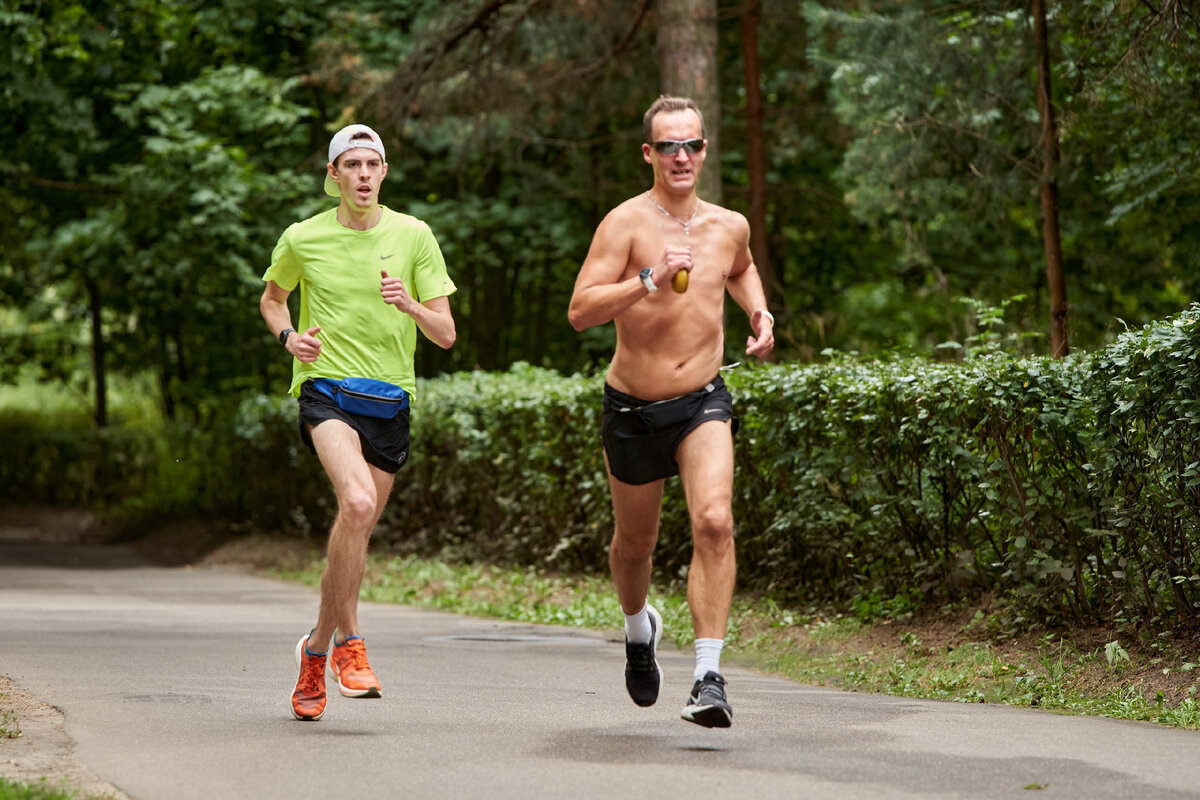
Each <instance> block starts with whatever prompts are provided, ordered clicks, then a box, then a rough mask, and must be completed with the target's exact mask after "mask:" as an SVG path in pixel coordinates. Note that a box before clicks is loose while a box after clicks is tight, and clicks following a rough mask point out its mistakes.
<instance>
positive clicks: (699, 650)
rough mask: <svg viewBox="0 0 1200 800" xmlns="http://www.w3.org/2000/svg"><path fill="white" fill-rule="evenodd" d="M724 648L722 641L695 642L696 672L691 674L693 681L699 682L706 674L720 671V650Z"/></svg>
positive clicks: (705, 640)
mask: <svg viewBox="0 0 1200 800" xmlns="http://www.w3.org/2000/svg"><path fill="white" fill-rule="evenodd" d="M724 646H725V640H724V639H697V640H696V671H695V672H693V673H692V679H693V680H697V681H698V680H700V679H701V678H703V677H704V674H705V673H706V672H720V671H721V648H722V647H724Z"/></svg>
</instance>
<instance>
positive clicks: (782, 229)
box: [0, 0, 1200, 421]
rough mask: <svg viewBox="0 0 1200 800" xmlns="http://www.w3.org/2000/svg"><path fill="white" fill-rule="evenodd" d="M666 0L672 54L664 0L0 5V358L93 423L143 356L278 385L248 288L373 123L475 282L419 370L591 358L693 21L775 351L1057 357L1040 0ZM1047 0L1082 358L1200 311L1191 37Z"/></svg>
mask: <svg viewBox="0 0 1200 800" xmlns="http://www.w3.org/2000/svg"><path fill="white" fill-rule="evenodd" d="M663 5H668V6H669V5H671V4H670V3H666V4H663ZM675 5H683V6H686V7H691V12H692V14H691V16H690V17H689V16H687V15H686V14H685V15H684V17H682V18H677V19H674V20H672V22H671V25H672V31H673V32H674V35H675V38H674V39H673V40H671V41H670V42H667V43H664V42H663V41H660V39H662V38H663V36H664V31H663V30H661V28H662V23H661V20H660V17H662V16H663V14H662V13H661V12H660V9H658V7H657V6H656V4H655V3H652V2H651V0H621V1H620V2H617V1H615V0H575V1H573V2H548V0H511V1H509V2H504V1H502V0H488V1H487V2H484V0H457V1H456V2H440V1H439V2H433V1H432V0H431V1H430V2H419V1H410V2H394V1H393V0H387V1H386V2H385V1H384V0H378V2H375V1H373V0H366V1H365V2H359V3H356V4H354V5H353V6H352V7H327V6H319V5H317V4H312V3H304V2H281V1H280V0H231V2H226V3H221V4H205V3H193V2H163V1H162V0H140V1H139V2H132V3H86V4H85V3H78V2H67V0H41V1H40V2H26V1H24V0H20V1H18V0H4V3H3V9H4V11H3V18H2V19H0V25H2V26H3V28H4V31H5V35H4V40H5V47H4V50H3V53H2V54H0V58H2V59H3V61H2V62H0V69H2V70H3V80H4V86H5V89H4V92H3V94H2V95H0V104H2V105H0V119H2V121H0V137H2V141H3V149H2V150H0V175H2V176H3V184H2V188H0V209H2V210H3V218H4V220H5V223H4V225H3V228H2V233H0V247H2V248H3V260H2V263H0V315H2V316H0V320H2V322H3V335H2V337H0V363H2V364H3V365H4V368H3V371H2V372H0V375H2V376H3V379H4V380H5V381H13V380H15V379H16V377H17V376H18V375H19V374H22V370H25V373H23V374H26V375H29V374H32V375H34V376H35V377H36V378H37V379H39V380H58V381H63V382H66V383H68V384H69V385H71V386H72V387H73V388H75V389H76V390H77V391H79V392H81V393H82V394H86V395H89V396H91V398H92V400H91V403H92V405H93V411H95V412H96V415H97V419H98V420H101V421H103V420H104V419H105V413H104V412H105V411H106V409H105V404H106V398H105V397H104V395H103V394H102V393H103V390H104V389H105V387H106V385H107V383H106V379H107V378H108V377H109V376H114V375H115V376H121V375H124V376H133V375H139V376H140V375H146V374H150V375H153V376H154V379H155V383H156V386H157V388H156V389H155V390H154V391H155V393H156V394H157V395H158V396H159V398H160V401H161V405H162V408H163V409H164V411H165V413H166V414H167V415H168V416H172V417H173V416H174V415H175V414H177V413H179V412H180V411H181V410H182V409H184V408H186V407H189V406H192V407H194V406H196V405H197V404H199V403H202V402H203V400H204V398H206V397H210V396H213V395H223V394H228V393H232V392H237V391H240V390H242V389H247V388H250V389H255V390H259V391H263V392H272V391H275V390H276V388H277V387H278V386H279V385H280V384H281V383H282V381H283V380H284V376H285V374H286V373H287V371H288V369H289V366H288V364H287V363H286V361H285V360H284V359H281V358H279V357H278V356H279V354H278V352H276V351H274V350H272V349H271V348H270V347H269V346H267V345H268V344H269V343H268V342H267V340H266V337H267V334H266V332H265V330H264V326H263V324H262V322H261V320H260V319H259V317H258V313H257V309H256V303H255V298H256V297H257V295H258V293H259V292H260V286H261V281H260V277H261V274H262V272H263V271H264V270H265V265H266V264H267V263H268V260H269V257H270V251H271V248H272V246H273V244H274V241H275V239H276V238H277V237H278V235H279V233H280V231H282V230H283V228H284V227H286V226H287V225H288V224H290V223H291V222H293V221H295V220H297V219H301V218H303V217H305V216H308V215H310V214H312V213H314V212H317V211H320V210H322V209H324V208H326V207H328V205H329V203H328V200H327V199H326V198H325V197H324V196H323V195H322V193H321V192H320V188H319V181H320V175H321V168H322V166H323V164H324V160H325V157H324V151H325V147H326V144H327V142H328V139H329V136H330V132H331V131H332V130H336V129H337V128H338V127H339V126H341V125H342V124H344V123H347V122H349V121H354V120H361V121H366V122H368V123H370V124H372V125H374V126H375V127H376V128H377V129H378V130H379V131H380V132H381V133H382V135H383V137H384V140H385V141H386V142H387V143H388V147H389V157H390V164H391V172H390V174H389V179H388V181H387V184H386V185H385V186H384V189H383V194H382V197H383V202H384V203H385V204H388V205H390V206H391V207H393V208H395V209H397V210H400V211H404V212H407V213H411V214H414V215H416V216H418V217H420V218H422V219H425V220H427V221H428V222H429V223H430V225H431V226H432V227H433V229H434V231H435V233H436V235H437V237H438V239H439V241H440V243H441V245H442V247H443V249H444V251H445V254H446V258H447V262H448V263H449V265H450V268H451V271H452V275H453V277H454V279H455V281H456V282H457V284H458V286H459V287H460V292H459V293H458V294H457V295H456V297H455V312H456V314H457V316H458V318H459V319H460V337H459V341H458V344H457V345H456V346H455V347H454V348H453V349H452V350H451V351H448V352H441V351H439V350H437V349H436V348H425V349H423V350H422V351H421V352H420V353H419V355H418V361H419V363H418V368H419V373H420V374H422V375H425V376H434V375H437V374H439V373H443V372H453V371H457V370H463V369H483V370H496V369H505V368H507V367H508V366H509V365H511V364H513V363H515V362H528V363H531V364H534V365H539V366H545V367H548V368H552V369H555V370H558V371H561V372H566V373H570V372H574V371H578V370H587V369H589V368H593V367H595V366H597V365H600V364H602V363H603V360H604V359H605V358H606V357H607V356H608V355H609V354H610V353H611V348H612V345H613V331H612V329H611V326H609V327H607V328H602V329H596V330H591V331H587V332H585V333H584V334H582V335H578V334H576V333H574V332H573V331H572V330H571V329H570V327H569V325H568V324H567V320H566V314H565V311H564V309H565V308H566V304H567V300H568V298H569V296H570V291H571V288H572V285H573V282H574V277H575V274H576V272H577V270H578V266H579V264H580V262H581V260H582V258H583V256H584V255H585V254H586V252H587V248H588V244H589V242H590V238H591V234H592V232H593V231H594V229H595V226H596V224H597V223H598V221H599V220H600V219H601V218H602V216H603V215H604V214H605V213H606V212H607V210H608V209H610V208H611V207H613V206H614V205H616V204H617V203H619V202H620V201H622V200H623V199H625V198H627V197H629V196H632V195H633V194H636V193H637V192H639V191H642V190H644V189H645V188H646V187H647V186H648V185H649V180H650V174H649V170H648V169H647V168H646V166H645V164H644V163H643V162H642V160H641V158H640V153H639V145H640V138H641V136H640V121H641V114H642V112H643V111H644V109H645V108H646V106H647V105H648V104H649V103H650V102H651V101H652V100H653V99H654V97H655V96H657V94H658V93H659V92H660V90H661V89H662V86H663V80H662V78H661V77H660V76H661V74H662V71H661V70H660V68H659V64H660V63H666V64H671V63H680V62H682V61H685V60H686V59H687V58H688V54H689V53H690V52H691V51H692V50H695V49H696V48H697V47H699V46H701V45H698V44H697V42H698V41H700V42H703V41H704V40H703V35H705V32H709V33H713V34H715V38H713V39H712V41H711V43H710V44H707V45H704V46H706V47H709V48H710V49H711V52H713V53H715V56H716V58H715V60H714V61H713V62H712V64H711V70H712V73H713V77H714V79H715V80H713V81H711V82H710V84H709V85H710V87H711V88H712V89H713V90H714V92H713V94H714V96H715V97H717V98H719V108H714V109H708V110H707V112H708V116H709V119H710V130H711V133H712V134H713V135H712V137H711V138H712V139H713V140H714V141H713V145H714V150H715V151H716V152H715V153H714V154H713V156H712V157H710V160H709V165H708V166H709V172H710V173H711V175H710V177H715V176H716V175H717V174H719V177H720V181H719V183H716V182H715V181H713V182H711V183H710V184H708V185H706V189H707V191H708V193H709V196H710V198H711V199H714V200H715V199H720V200H721V201H722V202H723V203H724V204H725V205H727V206H729V207H731V208H734V209H736V210H739V211H742V212H743V213H745V214H747V215H748V217H750V219H751V220H752V222H754V224H755V231H754V233H755V255H756V260H757V261H758V262H759V267H760V270H761V271H762V272H763V274H764V277H765V279H766V281H767V284H768V288H769V291H770V304H771V308H772V309H773V310H774V312H775V314H776V317H777V318H778V326H777V329H776V335H777V338H778V340H779V345H778V360H779V361H781V362H794V361H809V360H813V359H814V358H817V357H818V356H819V354H820V353H821V352H822V351H824V350H826V349H833V350H836V351H840V352H858V353H862V354H870V355H878V354H882V353H887V352H897V351H899V352H906V353H919V354H923V355H927V356H930V357H938V358H953V357H955V356H956V355H961V353H962V351H961V350H960V349H958V348H955V347H954V346H953V343H956V342H957V343H960V344H961V343H965V342H966V339H967V337H969V336H971V335H972V334H973V333H978V331H979V327H980V326H979V313H978V312H979V310H980V308H990V309H998V308H1003V309H1004V319H1005V322H1006V323H1007V327H1006V328H1005V330H1006V331H1007V332H1008V333H1009V334H1011V335H1012V336H1013V337H1015V338H1020V339H1022V342H1021V344H1020V345H1019V346H1020V348H1021V349H1022V350H1023V351H1024V352H1031V353H1038V352H1041V353H1045V352H1049V349H1050V346H1051V345H1050V335H1049V334H1050V329H1051V325H1050V312H1051V309H1050V305H1049V304H1050V296H1049V288H1048V284H1047V263H1046V252H1047V250H1046V246H1045V243H1044V239H1043V213H1042V210H1043V205H1042V202H1041V196H1040V193H1041V191H1042V187H1043V185H1044V184H1045V183H1046V182H1047V179H1046V174H1045V172H1044V161H1045V159H1044V153H1045V152H1046V144H1047V142H1046V140H1045V137H1044V136H1043V128H1044V126H1043V121H1042V116H1041V115H1040V113H1039V102H1038V85H1039V76H1038V66H1037V64H1038V52H1037V48H1036V44H1037V42H1036V41H1035V39H1036V37H1035V29H1034V28H1035V26H1034V18H1033V15H1032V14H1031V11H1032V10H1034V9H1032V8H1031V7H1030V6H1029V5H1028V3H1026V2H1012V1H1011V0H1004V1H1001V0H986V1H984V2H952V3H947V2H915V3H914V2H904V3H895V2H841V3H825V4H817V3H801V2H786V1H785V0H763V2H761V3H760V2H748V3H729V2H715V1H713V0H709V1H708V2H690V3H682V4H680V3H678V2H676V3H675ZM697 9H698V11H697ZM1043 10H1045V9H1043ZM685 11H687V9H686V8H685ZM1048 11H1049V14H1048V27H1047V30H1048V32H1049V35H1048V37H1047V40H1048V52H1047V56H1048V61H1047V63H1048V66H1049V74H1048V83H1049V87H1050V92H1051V98H1052V101H1053V110H1054V112H1055V117H1056V122H1057V137H1058V139H1059V140H1060V142H1061V147H1060V150H1061V156H1060V159H1061V160H1060V163H1059V164H1058V165H1057V166H1056V167H1055V169H1054V171H1053V173H1052V174H1051V175H1050V179H1051V180H1052V181H1053V182H1054V183H1055V184H1056V189H1057V201H1058V206H1059V209H1060V211H1059V220H1060V223H1059V227H1060V229H1061V234H1060V238H1061V246H1060V247H1061V259H1062V272H1063V275H1064V276H1065V280H1064V282H1065V290H1066V293H1067V295H1066V299H1067V301H1069V309H1070V312H1069V335H1070V344H1071V345H1072V346H1074V347H1075V348H1085V349H1088V348H1096V347H1098V346H1101V345H1103V344H1104V343H1105V342H1108V341H1111V340H1112V338H1113V337H1114V336H1115V334H1116V333H1117V332H1119V331H1121V330H1123V329H1124V327H1125V326H1135V327H1136V326H1138V325H1141V324H1144V323H1146V322H1148V321H1151V320H1154V319H1158V318H1162V317H1165V316H1167V315H1169V314H1172V313H1175V312H1178V311H1179V310H1181V309H1182V308H1183V307H1185V306H1186V305H1187V303H1188V302H1189V301H1190V300H1192V299H1193V298H1195V297H1196V296H1197V283H1198V282H1200V270H1197V268H1196V267H1197V264H1196V258H1197V256H1196V254H1197V253H1198V252H1200V225H1197V224H1196V220H1197V219H1198V218H1200V214H1198V213H1197V212H1198V210H1200V192H1198V183H1200V177H1198V175H1200V164H1198V163H1197V161H1198V159H1200V156H1198V155H1197V148H1196V147H1195V144H1196V142H1197V141H1198V137H1197V127H1200V114H1198V113H1197V107H1198V106H1200V92H1198V91H1197V85H1198V84H1197V81H1198V78H1200V47H1197V44H1198V43H1197V37H1198V35H1200V34H1198V30H1197V25H1198V23H1197V17H1196V12H1195V9H1194V8H1193V7H1191V6H1190V4H1187V3H1183V2H1179V1H1178V0H1153V2H1149V1H1147V2H1142V1H1141V0H1138V1H1134V0H1104V1H1101V0H1084V1H1083V2H1075V3H1051V4H1050V6H1049V9H1048ZM687 26H692V28H695V29H696V30H695V31H693V33H694V35H690V34H688V33H687V30H688V29H687ZM681 31H682V33H681ZM668 46H669V47H671V48H674V50H673V51H670V52H664V48H665V47H668ZM700 77H704V76H700ZM718 135H719V139H718ZM751 151H753V153H751ZM964 300H965V301H967V302H963V301H964ZM979 304H982V306H981V305H979ZM739 316H740V315H731V318H730V325H731V326H733V328H734V329H735V330H737V331H739V332H741V331H742V329H744V328H745V324H744V321H743V320H742V319H740V318H739ZM742 338H743V336H742V335H731V336H730V337H729V340H730V342H731V350H730V352H731V359H735V358H736V356H737V351H736V348H735V347H733V344H732V343H736V342H737V341H740V340H741V339H742ZM939 346H942V347H941V349H939ZM1014 346H1016V345H1014ZM97 390H99V391H100V392H101V394H98V392H97Z"/></svg>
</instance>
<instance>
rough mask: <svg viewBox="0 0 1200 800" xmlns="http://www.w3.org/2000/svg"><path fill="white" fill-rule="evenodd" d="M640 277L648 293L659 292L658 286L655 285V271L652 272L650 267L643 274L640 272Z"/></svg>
mask: <svg viewBox="0 0 1200 800" xmlns="http://www.w3.org/2000/svg"><path fill="white" fill-rule="evenodd" d="M638 277H639V278H641V279H642V285H644V286H645V287H646V290H647V291H650V292H657V291H658V286H656V285H655V283H654V270H652V269H651V268H650V267H646V268H645V269H643V270H642V271H641V272H639V273H638Z"/></svg>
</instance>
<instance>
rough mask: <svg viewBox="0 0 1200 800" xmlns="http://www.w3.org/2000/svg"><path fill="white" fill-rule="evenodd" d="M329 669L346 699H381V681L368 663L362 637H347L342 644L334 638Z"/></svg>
mask: <svg viewBox="0 0 1200 800" xmlns="http://www.w3.org/2000/svg"><path fill="white" fill-rule="evenodd" d="M329 668H330V670H332V671H333V677H335V678H337V682H338V691H339V692H341V693H342V696H344V697H379V679H378V678H376V677H375V673H374V672H373V671H372V670H371V665H370V664H368V663H367V647H366V645H365V644H363V638H362V637H361V636H347V637H346V640H345V641H344V642H342V643H341V644H338V642H337V636H336V635H335V636H334V637H333V657H332V658H330V659H329Z"/></svg>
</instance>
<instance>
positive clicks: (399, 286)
mask: <svg viewBox="0 0 1200 800" xmlns="http://www.w3.org/2000/svg"><path fill="white" fill-rule="evenodd" d="M379 274H380V275H382V276H383V279H382V280H381V281H380V282H379V293H380V294H381V295H383V302H385V303H388V304H389V305H393V306H395V307H396V308H397V309H399V310H400V311H403V312H404V313H405V314H408V313H410V312H411V309H412V307H413V306H415V305H419V304H418V303H417V301H416V300H413V299H412V296H411V295H410V294H409V293H408V292H406V291H405V290H404V282H403V281H401V280H400V279H399V278H389V277H388V274H387V272H385V271H383V270H380V271H379Z"/></svg>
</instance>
